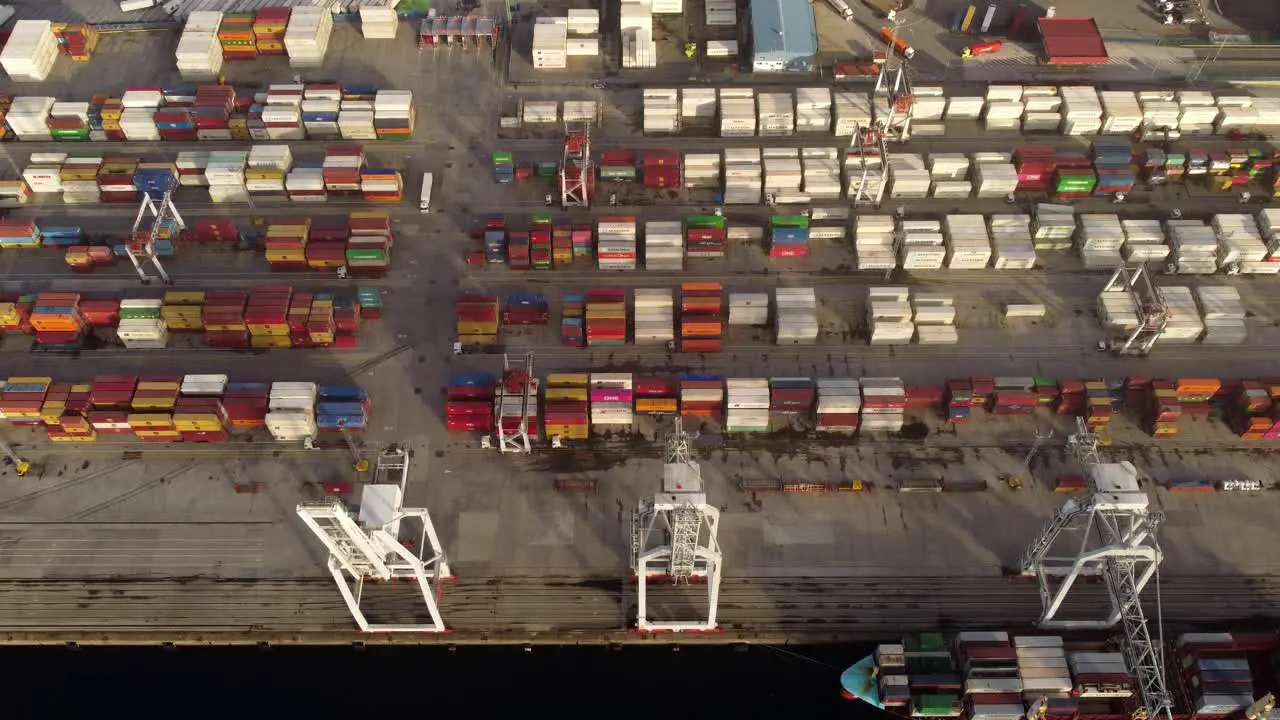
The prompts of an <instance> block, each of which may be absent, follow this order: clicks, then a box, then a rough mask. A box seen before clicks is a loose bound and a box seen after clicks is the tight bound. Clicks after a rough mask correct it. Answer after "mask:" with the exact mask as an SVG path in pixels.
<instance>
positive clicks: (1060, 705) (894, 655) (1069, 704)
mask: <svg viewBox="0 0 1280 720" xmlns="http://www.w3.org/2000/svg"><path fill="white" fill-rule="evenodd" d="M1278 645H1280V642H1277V637H1276V635H1275V634H1274V633H1269V632H1268V633H1223V632H1203V633H1185V634H1182V635H1178V636H1177V637H1176V638H1175V639H1173V640H1172V642H1170V643H1169V644H1168V648H1167V650H1166V652H1165V656H1166V657H1169V658H1170V659H1171V660H1172V662H1169V663H1167V665H1166V667H1165V668H1163V669H1162V671H1163V672H1164V674H1165V675H1166V677H1165V678H1164V681H1165V682H1166V683H1168V686H1169V687H1170V688H1171V689H1172V690H1174V691H1175V692H1174V697H1175V698H1176V699H1175V700H1174V703H1175V704H1174V707H1173V708H1172V714H1173V715H1174V716H1175V717H1195V718H1201V719H1203V720H1210V719H1213V718H1229V717H1237V716H1239V715H1241V714H1242V713H1243V712H1244V711H1245V710H1247V709H1248V708H1250V707H1251V706H1253V705H1254V704H1255V702H1256V699H1255V698H1256V697H1257V696H1258V695H1260V694H1262V693H1264V692H1265V690H1261V689H1260V690H1257V691H1256V692H1255V684H1256V683H1261V684H1263V686H1264V687H1265V686H1269V684H1270V682H1271V678H1270V677H1268V676H1267V674H1266V672H1265V671H1263V674H1262V677H1257V678H1255V675H1254V669H1255V668H1270V667H1271V663H1272V662H1273V661H1274V660H1275V659H1276V658H1275V653H1276V649H1277V646H1278ZM1114 650H1115V648H1114V647H1112V646H1110V645H1108V644H1107V643H1106V642H1103V641H1098V640H1091V639H1084V640H1081V639H1073V640H1064V638H1063V637H1061V636H1057V635H1034V636H1011V635H1010V634H1009V633H1007V632H999V631H996V632H992V631H982V632H961V633H957V634H956V635H954V636H953V637H951V638H947V637H945V636H944V635H943V634H942V633H932V632H931V633H920V634H916V635H909V636H907V637H904V638H903V639H902V642H901V643H895V644H884V645H879V646H877V647H876V650H875V655H874V658H875V664H876V676H875V681H874V682H875V683H876V686H877V689H878V690H879V696H880V698H881V700H882V701H883V703H884V705H885V707H886V709H888V710H890V711H891V712H893V713H894V714H902V715H904V716H908V717H935V718H947V717H955V718H959V717H966V718H969V719H970V720H1006V719H1007V718H1018V717H1023V716H1025V715H1026V714H1028V713H1033V714H1034V713H1035V712H1036V711H1037V710H1038V712H1039V714H1040V716H1041V717H1043V718H1047V719H1049V720H1078V719H1081V718H1095V719H1097V720H1121V719H1123V718H1129V717H1131V716H1132V715H1133V714H1134V713H1135V712H1141V711H1142V695H1143V690H1142V688H1141V687H1140V685H1139V682H1138V678H1137V676H1136V675H1135V674H1134V673H1133V672H1131V671H1130V669H1129V666H1128V663H1127V661H1126V659H1125V656H1124V654H1123V653H1119V652H1115V651H1114Z"/></svg>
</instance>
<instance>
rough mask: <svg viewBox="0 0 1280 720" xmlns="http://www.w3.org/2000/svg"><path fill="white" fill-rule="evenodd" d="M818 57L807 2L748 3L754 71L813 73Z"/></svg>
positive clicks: (754, 0)
mask: <svg viewBox="0 0 1280 720" xmlns="http://www.w3.org/2000/svg"><path fill="white" fill-rule="evenodd" d="M817 55H818V28H817V25H815V24H814V20H813V6H812V5H810V4H809V0H751V69H752V71H753V72H812V71H813V69H814V63H815V62H816V57H817Z"/></svg>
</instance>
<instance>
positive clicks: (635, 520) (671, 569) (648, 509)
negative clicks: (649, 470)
mask: <svg viewBox="0 0 1280 720" xmlns="http://www.w3.org/2000/svg"><path fill="white" fill-rule="evenodd" d="M719 531H720V511H719V510H718V509H717V508H715V507H713V506H711V505H708V504H707V495H706V492H705V491H704V490H703V487H702V470H701V468H699V466H698V463H697V462H695V461H694V460H693V459H692V457H691V456H690V454H689V434H688V433H686V432H685V431H684V427H683V426H682V424H681V422H680V418H679V417H677V418H676V421H675V427H674V428H673V429H672V431H671V434H670V435H669V436H668V437H667V448H666V462H665V463H664V464H663V466H662V490H661V492H659V493H657V494H656V495H654V496H653V497H652V498H648V499H646V500H642V501H640V505H639V507H638V508H637V509H636V511H635V512H634V513H633V514H632V516H631V538H632V540H631V553H632V564H631V567H632V571H633V572H634V573H635V577H636V593H637V604H636V627H637V628H638V629H639V630H647V631H666V632H685V631H708V630H714V629H715V628H716V614H717V610H718V607H719V603H720V570H721V562H722V557H721V554H720V541H719ZM658 578H669V579H670V580H671V582H672V583H675V584H688V583H689V581H690V580H693V579H699V580H706V583H707V614H706V615H705V617H704V618H701V619H696V620H676V621H665V622H658V621H654V620H650V619H649V615H648V613H649V607H648V582H649V580H656V579H658Z"/></svg>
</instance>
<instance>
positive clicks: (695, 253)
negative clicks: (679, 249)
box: [685, 215, 729, 258]
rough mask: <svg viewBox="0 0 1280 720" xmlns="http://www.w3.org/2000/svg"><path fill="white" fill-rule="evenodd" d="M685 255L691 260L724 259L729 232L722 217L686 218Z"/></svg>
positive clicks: (696, 216) (695, 216)
mask: <svg viewBox="0 0 1280 720" xmlns="http://www.w3.org/2000/svg"><path fill="white" fill-rule="evenodd" d="M685 235H686V237H685V253H686V254H687V255H688V256H689V257H691V258H722V257H724V256H725V248H726V245H727V241H728V237H729V236H728V230H727V229H726V227H725V221H724V218H723V217H721V216H720V215H690V216H689V217H687V218H685Z"/></svg>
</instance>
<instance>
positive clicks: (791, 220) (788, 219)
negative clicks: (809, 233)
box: [770, 215, 809, 228]
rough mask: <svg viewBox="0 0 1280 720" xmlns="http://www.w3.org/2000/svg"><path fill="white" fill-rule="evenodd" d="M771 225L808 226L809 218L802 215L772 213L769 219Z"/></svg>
mask: <svg viewBox="0 0 1280 720" xmlns="http://www.w3.org/2000/svg"><path fill="white" fill-rule="evenodd" d="M770 222H771V224H772V225H773V227H792V228H807V227H809V218H807V217H805V216H804V215H774V216H773V218H771V220H770Z"/></svg>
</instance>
